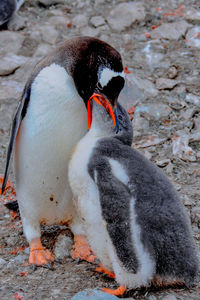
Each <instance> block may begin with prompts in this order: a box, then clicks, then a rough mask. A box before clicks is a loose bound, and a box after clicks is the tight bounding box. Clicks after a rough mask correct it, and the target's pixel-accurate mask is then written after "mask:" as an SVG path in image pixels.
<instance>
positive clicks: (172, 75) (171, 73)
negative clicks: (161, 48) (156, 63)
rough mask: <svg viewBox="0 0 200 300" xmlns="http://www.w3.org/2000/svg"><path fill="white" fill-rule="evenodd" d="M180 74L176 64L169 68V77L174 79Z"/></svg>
mask: <svg viewBox="0 0 200 300" xmlns="http://www.w3.org/2000/svg"><path fill="white" fill-rule="evenodd" d="M177 75H178V70H177V68H176V67H175V66H171V67H170V68H169V70H168V77H169V78H170V79H174V78H175V77H176V76H177Z"/></svg>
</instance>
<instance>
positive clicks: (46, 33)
mask: <svg viewBox="0 0 200 300" xmlns="http://www.w3.org/2000/svg"><path fill="white" fill-rule="evenodd" d="M40 31H41V36H42V40H43V41H44V42H46V43H48V44H55V43H56V42H57V39H58V36H59V32H58V31H57V30H56V29H55V28H54V27H53V26H51V25H43V26H41V28H40Z"/></svg>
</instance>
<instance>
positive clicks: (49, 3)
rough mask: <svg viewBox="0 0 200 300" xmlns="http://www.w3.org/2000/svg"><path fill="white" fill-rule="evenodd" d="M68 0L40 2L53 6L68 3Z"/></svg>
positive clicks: (42, 0) (43, 0) (45, 0)
mask: <svg viewBox="0 0 200 300" xmlns="http://www.w3.org/2000/svg"><path fill="white" fill-rule="evenodd" d="M65 2H66V0H39V3H41V4H43V5H44V6H51V5H54V4H66V3H65Z"/></svg>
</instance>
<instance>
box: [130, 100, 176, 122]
mask: <svg viewBox="0 0 200 300" xmlns="http://www.w3.org/2000/svg"><path fill="white" fill-rule="evenodd" d="M171 111H172V110H171V108H170V107H169V106H168V105H166V104H163V103H148V105H144V104H140V105H138V106H137V107H136V110H135V114H137V113H142V115H143V116H144V117H145V118H146V119H147V120H149V121H150V120H160V119H163V118H164V119H165V118H167V117H168V116H169V115H170V113H171Z"/></svg>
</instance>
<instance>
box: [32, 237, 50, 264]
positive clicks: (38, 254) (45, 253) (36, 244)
mask: <svg viewBox="0 0 200 300" xmlns="http://www.w3.org/2000/svg"><path fill="white" fill-rule="evenodd" d="M53 261H54V255H53V254H52V253H51V252H50V251H49V250H47V249H45V248H44V247H43V246H42V243H41V240H40V238H36V239H33V240H31V243H30V256H29V263H30V264H33V265H35V266H45V265H48V264H49V263H52V262H53Z"/></svg>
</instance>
